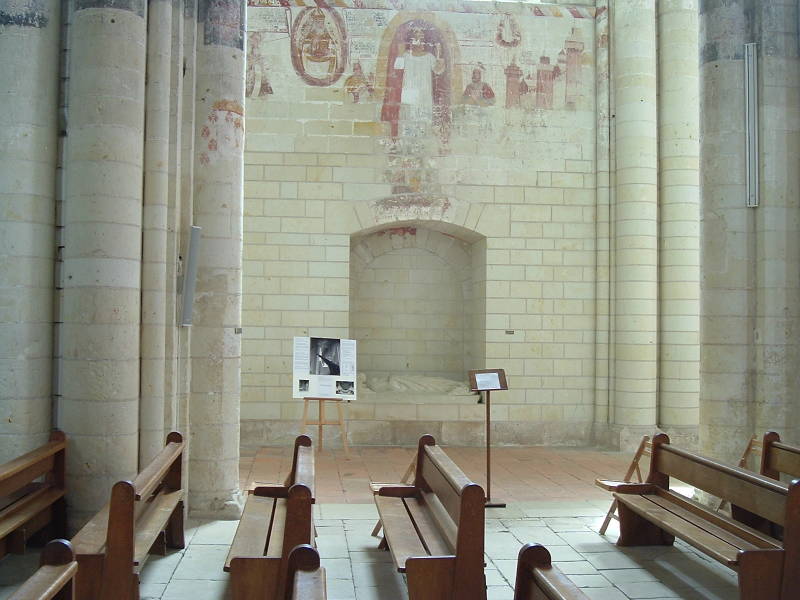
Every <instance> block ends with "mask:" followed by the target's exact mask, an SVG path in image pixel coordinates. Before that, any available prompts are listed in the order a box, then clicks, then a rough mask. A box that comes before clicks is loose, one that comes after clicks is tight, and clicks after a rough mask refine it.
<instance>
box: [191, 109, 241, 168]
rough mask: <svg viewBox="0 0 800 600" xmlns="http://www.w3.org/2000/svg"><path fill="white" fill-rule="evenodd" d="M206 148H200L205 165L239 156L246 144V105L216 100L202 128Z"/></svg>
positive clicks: (201, 132) (201, 160)
mask: <svg viewBox="0 0 800 600" xmlns="http://www.w3.org/2000/svg"><path fill="white" fill-rule="evenodd" d="M200 138H201V139H202V143H203V144H205V146H206V147H205V148H202V147H201V148H200V163H201V164H202V165H204V166H207V165H211V164H214V163H216V162H217V161H219V160H223V159H233V158H236V157H237V156H239V154H240V153H241V148H242V147H243V146H244V107H243V106H242V105H241V104H239V103H238V102H235V101H234V100H220V101H218V102H215V103H214V105H213V106H212V107H211V110H210V111H209V113H208V116H207V117H206V122H205V124H204V125H203V128H202V129H201V130H200Z"/></svg>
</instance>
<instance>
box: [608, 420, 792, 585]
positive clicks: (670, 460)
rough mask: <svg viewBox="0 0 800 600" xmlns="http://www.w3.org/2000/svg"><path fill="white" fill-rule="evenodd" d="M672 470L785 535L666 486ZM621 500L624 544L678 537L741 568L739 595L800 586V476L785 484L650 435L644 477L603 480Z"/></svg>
mask: <svg viewBox="0 0 800 600" xmlns="http://www.w3.org/2000/svg"><path fill="white" fill-rule="evenodd" d="M670 477H673V478H675V479H677V480H679V481H681V482H684V483H686V484H688V485H691V486H694V487H695V488H697V489H700V490H703V491H705V492H707V493H709V494H712V495H714V496H717V497H719V498H722V499H725V500H728V501H729V502H730V503H731V505H732V506H737V507H739V508H740V509H742V510H744V511H748V512H750V513H752V514H754V515H758V516H760V517H763V518H765V519H767V520H769V521H771V522H773V523H777V524H778V525H780V526H782V527H783V528H784V532H785V536H784V538H785V539H784V541H781V540H778V539H776V538H773V537H770V536H768V535H766V534H764V533H762V532H760V531H758V530H756V529H753V528H751V527H748V526H746V525H744V524H742V523H739V522H737V521H735V520H734V519H731V518H728V517H727V516H725V515H723V514H722V513H718V512H715V511H712V510H709V509H708V508H706V507H705V506H703V505H701V504H700V503H698V502H695V501H693V500H691V499H689V498H686V497H684V496H681V495H679V494H676V493H674V492H672V491H670V489H669V483H670ZM604 487H606V489H609V490H612V491H614V498H616V499H617V501H618V503H619V511H620V515H619V520H620V536H619V540H618V541H617V544H618V545H620V546H641V545H651V544H664V545H668V544H672V543H673V541H674V539H675V537H679V538H681V539H682V540H684V541H686V542H687V543H689V544H691V545H692V546H694V547H695V548H697V549H698V550H700V551H701V552H703V553H705V554H707V555H708V556H710V557H711V558H713V559H715V560H717V561H718V562H720V563H721V564H723V565H725V566H727V567H729V568H731V569H733V570H735V571H737V572H738V575H739V592H740V598H741V600H765V599H766V598H769V599H770V600H790V599H792V598H797V593H798V592H797V590H798V589H800V481H795V482H793V483H792V484H789V485H787V484H784V483H781V482H778V481H774V480H772V479H769V478H767V477H764V476H761V475H757V474H755V473H752V472H750V471H747V470H745V469H742V468H740V467H732V466H728V465H724V464H721V463H718V462H716V461H714V460H711V459H708V458H705V457H702V456H698V455H696V454H693V453H691V452H688V451H686V450H682V449H680V448H676V447H674V446H672V445H671V444H670V443H669V437H667V436H666V435H665V434H663V433H662V434H658V435H657V436H655V437H654V438H653V448H652V458H651V461H650V473H649V474H648V477H647V481H646V482H645V483H639V484H637V483H624V482H605V486H604Z"/></svg>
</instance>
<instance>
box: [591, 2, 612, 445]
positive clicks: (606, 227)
mask: <svg viewBox="0 0 800 600" xmlns="http://www.w3.org/2000/svg"><path fill="white" fill-rule="evenodd" d="M608 28H609V18H608V0H598V2H597V18H596V19H595V77H596V79H595V90H596V96H597V108H596V111H595V112H596V114H597V120H596V123H597V141H596V145H595V163H596V168H597V191H596V193H597V200H596V202H597V221H596V230H595V236H596V239H595V246H596V252H597V263H596V264H597V267H596V274H595V330H596V334H595V335H596V338H595V367H594V372H595V379H594V380H595V385H594V390H595V398H594V407H595V410H594V421H595V440H596V442H597V443H607V440H606V438H605V436H606V435H607V434H608V423H609V417H610V414H609V413H610V411H609V408H610V407H609V374H610V373H609V364H610V363H609V360H610V358H611V353H610V349H611V344H610V341H611V340H610V325H611V320H610V319H611V297H610V293H611V286H610V276H611V271H610V267H611V262H610V260H611V254H610V245H609V242H610V239H611V238H610V234H611V192H612V185H611V159H612V156H613V151H612V147H611V110H610V109H611V104H610V103H611V89H610V87H609V84H610V69H611V64H610V62H609V59H610V56H609V35H608V34H609V29H608Z"/></svg>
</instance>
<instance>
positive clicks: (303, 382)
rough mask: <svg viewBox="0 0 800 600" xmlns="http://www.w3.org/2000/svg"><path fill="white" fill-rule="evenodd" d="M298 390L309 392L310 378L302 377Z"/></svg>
mask: <svg viewBox="0 0 800 600" xmlns="http://www.w3.org/2000/svg"><path fill="white" fill-rule="evenodd" d="M297 391H299V392H307V391H308V379H301V380H300V382H299V384H298V386H297Z"/></svg>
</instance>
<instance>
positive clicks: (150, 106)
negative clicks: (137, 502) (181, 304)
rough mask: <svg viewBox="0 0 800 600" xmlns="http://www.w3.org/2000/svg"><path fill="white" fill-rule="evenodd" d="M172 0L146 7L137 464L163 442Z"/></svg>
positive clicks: (153, 1) (159, 0)
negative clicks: (140, 358) (140, 347)
mask: <svg viewBox="0 0 800 600" xmlns="http://www.w3.org/2000/svg"><path fill="white" fill-rule="evenodd" d="M171 54H172V1H171V0H150V2H149V3H148V6H147V90H146V98H145V100H146V105H145V106H146V108H145V124H144V127H145V129H144V131H145V140H144V212H143V225H142V228H143V229H142V365H141V399H140V404H139V463H140V464H141V465H145V464H147V463H148V462H150V460H152V459H153V457H154V456H156V454H158V452H159V450H160V449H161V448H162V447H163V446H164V389H165V377H166V348H165V343H166V340H165V336H166V317H167V315H166V302H167V293H166V291H167V202H168V194H169V166H170V148H169V143H170V92H171V87H172V79H171V75H172V72H171V71H172V70H171Z"/></svg>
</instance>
